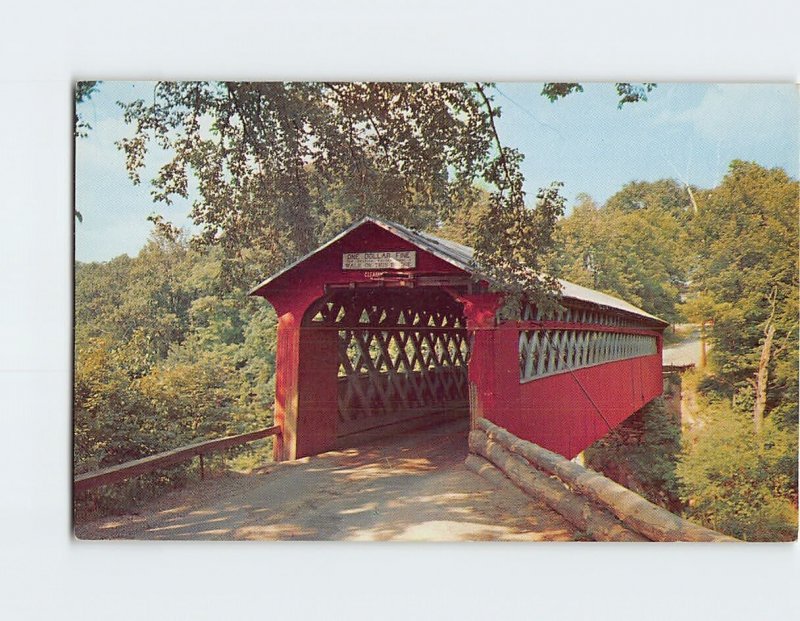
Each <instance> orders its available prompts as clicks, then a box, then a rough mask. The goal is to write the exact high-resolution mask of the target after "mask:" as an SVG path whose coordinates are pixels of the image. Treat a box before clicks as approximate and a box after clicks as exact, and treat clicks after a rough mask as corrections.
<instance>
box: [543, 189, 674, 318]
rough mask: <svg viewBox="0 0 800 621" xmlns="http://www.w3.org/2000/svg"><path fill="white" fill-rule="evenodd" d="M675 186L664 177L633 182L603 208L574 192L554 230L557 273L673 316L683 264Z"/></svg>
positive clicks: (642, 306) (657, 314) (659, 312)
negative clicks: (569, 208) (573, 201)
mask: <svg viewBox="0 0 800 621" xmlns="http://www.w3.org/2000/svg"><path fill="white" fill-rule="evenodd" d="M676 188H677V186H676V184H675V183H674V182H672V181H669V180H664V181H658V182H655V183H644V182H633V183H630V184H628V185H626V186H625V187H624V188H623V189H622V190H621V191H620V192H618V193H617V194H615V195H614V196H612V197H611V198H610V199H609V200H608V203H606V205H605V207H599V206H598V205H597V203H595V202H594V201H593V200H592V199H591V197H589V196H587V195H580V196H579V197H578V204H577V205H576V206H575V208H574V209H573V212H572V213H571V214H570V216H569V217H567V218H564V219H562V220H561V221H560V222H559V223H558V229H557V231H556V234H555V237H556V241H557V244H558V250H559V252H558V258H557V263H558V265H559V266H560V270H561V273H562V275H563V277H564V278H566V279H567V280H570V281H573V282H575V283H576V284H579V285H583V286H586V287H590V288H593V289H598V290H600V291H604V292H606V293H610V294H612V295H616V296H618V297H620V298H622V299H624V300H627V301H629V302H631V303H632V304H635V305H637V306H639V307H640V308H642V309H644V310H646V311H647V312H649V313H652V314H654V315H656V316H658V317H662V318H663V319H666V320H667V321H676V320H678V319H679V318H680V313H679V310H678V307H677V305H678V304H679V302H680V298H681V292H682V291H683V290H684V289H685V286H686V285H685V281H686V278H687V273H688V269H689V264H688V262H687V261H686V259H685V257H686V253H685V244H686V230H685V226H684V224H683V220H684V218H685V213H686V210H687V205H688V198H685V199H683V200H682V201H681V200H680V198H681V197H680V195H679V194H677V193H676Z"/></svg>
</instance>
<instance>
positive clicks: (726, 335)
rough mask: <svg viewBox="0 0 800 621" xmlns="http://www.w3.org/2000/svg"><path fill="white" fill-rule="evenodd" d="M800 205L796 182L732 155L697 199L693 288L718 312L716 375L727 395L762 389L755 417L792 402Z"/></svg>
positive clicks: (753, 394)
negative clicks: (710, 187)
mask: <svg viewBox="0 0 800 621" xmlns="http://www.w3.org/2000/svg"><path fill="white" fill-rule="evenodd" d="M797 209H798V183H797V181H794V180H792V179H790V178H789V177H788V176H787V175H786V173H785V172H784V171H783V170H780V169H771V170H768V169H765V168H763V167H761V166H759V165H758V164H754V163H750V162H742V161H734V162H733V163H731V166H730V170H729V172H728V174H727V175H726V176H725V179H724V180H723V182H722V183H721V184H720V186H719V187H717V188H715V189H714V190H713V191H711V192H710V193H708V194H707V195H706V196H704V197H703V199H702V200H701V201H700V209H699V213H698V216H697V218H696V223H695V227H694V229H693V235H694V246H695V248H696V249H697V255H698V260H697V268H696V271H695V273H694V274H693V281H694V283H695V284H694V288H695V289H697V290H701V291H702V292H703V293H704V294H705V295H706V296H708V297H709V298H710V300H711V301H712V302H713V305H714V308H715V311H716V312H715V317H714V327H713V332H712V334H711V339H712V342H713V344H714V349H713V350H712V354H711V355H712V358H713V359H714V361H715V362H716V368H717V374H718V376H719V378H720V379H721V380H723V381H724V382H725V383H726V384H727V386H728V387H729V388H728V393H727V394H728V395H729V396H737V398H745V399H750V400H751V401H752V402H753V406H754V407H755V405H756V404H757V403H758V398H759V393H760V391H763V396H764V398H765V399H766V401H765V402H764V403H763V404H762V405H763V409H761V410H760V413H758V412H755V411H754V416H756V415H757V418H759V419H761V418H763V417H764V416H765V415H767V414H768V413H769V411H770V410H771V409H774V408H776V407H779V406H780V405H781V403H782V402H783V403H784V404H785V403H789V404H794V405H796V404H797V351H798V340H797V327H798V299H797V291H798V258H797V247H798V222H797V213H798V211H797ZM770 333H771V334H772V336H770ZM759 371H760V372H761V375H759ZM737 392H738V393H739V394H738V395H737V394H736V393H737ZM795 409H796V408H795ZM793 418H794V420H795V421H796V412H795V413H794V415H793ZM756 424H758V421H756Z"/></svg>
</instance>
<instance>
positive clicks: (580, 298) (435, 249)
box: [250, 216, 669, 326]
mask: <svg viewBox="0 0 800 621" xmlns="http://www.w3.org/2000/svg"><path fill="white" fill-rule="evenodd" d="M368 224H373V225H375V226H378V227H380V228H381V229H383V230H385V231H387V232H389V233H392V234H393V235H395V236H396V237H398V238H400V239H402V240H404V241H405V242H408V243H409V244H412V245H413V246H416V247H417V248H419V249H420V250H422V251H424V252H427V253H428V254H430V255H432V256H434V257H436V258H437V259H440V260H441V261H444V262H445V263H447V264H449V265H450V266H452V267H454V268H456V269H457V270H459V271H462V272H465V273H466V274H468V275H470V276H472V277H473V278H475V279H477V280H486V277H485V276H483V275H482V273H481V270H480V267H479V266H477V265H476V264H475V263H474V261H473V257H474V250H473V249H472V248H470V247H469V246H465V245H463V244H459V243H458V242H454V241H451V240H447V239H442V238H440V237H437V236H435V235H431V234H430V233H422V232H419V231H414V230H413V229H410V228H408V227H406V226H403V225H402V224H398V223H396V222H390V221H388V220H383V219H381V218H376V217H372V216H367V217H364V218H362V219H361V220H359V221H358V222H355V223H354V224H352V225H351V226H349V227H347V228H346V229H344V230H343V231H342V232H341V233H339V234H338V235H336V236H335V237H333V238H331V239H330V240H328V241H327V242H326V243H324V244H322V245H321V246H320V247H319V248H317V249H316V250H313V251H312V252H310V253H308V254H307V255H305V256H304V257H301V258H300V259H298V260H297V261H295V262H294V263H292V264H291V265H288V266H287V267H285V268H284V269H282V270H280V271H279V272H277V273H275V274H273V275H272V276H270V277H269V278H267V279H266V280H264V281H262V282H261V283H259V284H258V285H257V286H256V287H254V288H253V289H252V290H251V291H250V295H260V296H265V297H266V295H267V293H268V291H269V289H270V287H271V285H273V284H274V283H275V282H276V281H279V280H282V279H283V277H284V276H287V275H288V274H289V273H290V272H294V271H295V270H297V269H298V268H300V266H301V265H303V264H305V263H306V262H307V261H308V260H309V259H311V258H312V257H315V256H317V255H319V254H320V253H322V252H324V251H325V250H327V249H328V248H330V247H331V246H333V245H335V244H337V242H340V241H341V240H343V239H344V238H346V237H347V236H349V235H350V234H352V233H353V232H355V231H356V230H357V229H360V228H361V227H363V226H365V225H368ZM558 282H559V284H560V285H561V294H562V296H563V298H565V299H567V300H575V301H577V302H583V303H588V304H591V305H594V306H598V307H604V308H609V309H612V310H617V311H622V312H625V313H629V314H632V315H637V316H639V317H643V318H646V319H648V320H650V321H653V322H656V323H658V324H661V325H663V326H667V325H669V324H668V322H666V321H664V320H663V319H660V318H658V317H656V316H654V315H651V314H650V313H648V312H646V311H644V310H642V309H641V308H638V307H636V306H634V305H633V304H630V303H629V302H626V301H625V300H621V299H620V298H617V297H614V296H612V295H609V294H607V293H602V292H600V291H595V290H594V289H589V288H588V287H583V286H581V285H577V284H575V283H572V282H569V281H566V280H562V279H559V281H558Z"/></svg>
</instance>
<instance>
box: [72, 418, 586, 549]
mask: <svg viewBox="0 0 800 621" xmlns="http://www.w3.org/2000/svg"><path fill="white" fill-rule="evenodd" d="M466 436H467V425H466V422H465V421H464V422H461V421H457V422H455V423H449V424H447V425H445V426H439V427H436V428H429V429H427V430H423V431H418V432H415V433H409V434H403V435H398V436H396V437H394V438H391V439H387V440H385V441H378V442H373V443H371V444H369V445H368V446H364V447H360V448H352V449H348V450H343V451H335V452H330V453H324V454H322V455H317V456H314V457H311V458H305V459H302V460H298V461H296V462H286V463H279V464H269V465H267V466H265V467H263V468H261V469H260V470H258V471H256V472H253V473H250V474H236V473H229V474H226V475H224V476H221V477H218V478H216V479H211V480H206V481H197V482H194V483H192V484H190V485H188V486H187V487H186V488H184V489H182V490H180V491H178V492H173V493H170V494H167V495H165V496H163V497H161V498H160V499H158V500H156V501H154V502H151V503H149V504H146V505H145V506H143V507H141V508H140V509H139V511H138V513H137V514H135V515H124V516H118V517H109V518H104V519H100V520H96V521H93V522H90V523H85V524H78V525H76V527H75V535H76V536H77V537H78V538H79V539H118V538H123V539H223V540H224V539H311V540H410V541H414V540H416V541H420V540H422V541H460V540H528V541H553V540H556V541H570V540H573V539H576V538H578V539H581V538H582V536H581V535H580V533H578V532H577V531H576V530H575V529H574V527H572V526H571V525H570V524H569V523H568V522H566V521H565V520H564V519H563V518H562V517H561V516H560V515H559V514H557V513H555V512H553V511H551V510H550V509H548V508H547V507H546V506H544V505H542V504H539V503H537V502H534V501H533V500H532V499H531V498H530V497H528V496H526V495H525V494H523V493H522V492H521V491H519V490H518V489H517V488H516V487H514V486H513V485H511V484H509V485H508V486H504V487H502V488H499V489H498V488H495V487H493V486H492V485H491V484H490V483H488V482H487V481H486V480H485V479H483V478H482V477H480V476H478V475H477V474H474V473H473V472H471V471H469V470H467V469H466V468H465V467H464V465H463V462H464V458H465V456H466V446H467V441H466Z"/></svg>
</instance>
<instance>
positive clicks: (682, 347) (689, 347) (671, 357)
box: [662, 328, 708, 366]
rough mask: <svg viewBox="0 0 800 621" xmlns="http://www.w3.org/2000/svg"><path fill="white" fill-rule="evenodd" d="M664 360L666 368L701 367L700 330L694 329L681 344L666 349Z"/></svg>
mask: <svg viewBox="0 0 800 621" xmlns="http://www.w3.org/2000/svg"><path fill="white" fill-rule="evenodd" d="M706 347H708V345H706ZM662 360H663V364H664V366H683V365H688V364H693V365H695V366H699V364H700V329H699V328H694V329H693V330H692V331H691V332H690V333H689V334H688V335H687V336H686V338H685V339H684V340H683V341H681V342H680V343H677V344H675V345H670V346H668V347H664V353H663V358H662Z"/></svg>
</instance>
